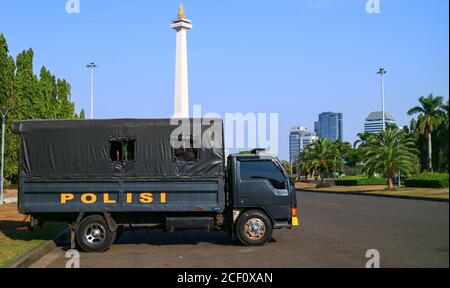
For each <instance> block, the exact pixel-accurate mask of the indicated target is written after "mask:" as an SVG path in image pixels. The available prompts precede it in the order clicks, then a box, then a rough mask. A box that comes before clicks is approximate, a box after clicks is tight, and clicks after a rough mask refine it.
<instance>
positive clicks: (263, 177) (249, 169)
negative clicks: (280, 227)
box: [236, 158, 291, 220]
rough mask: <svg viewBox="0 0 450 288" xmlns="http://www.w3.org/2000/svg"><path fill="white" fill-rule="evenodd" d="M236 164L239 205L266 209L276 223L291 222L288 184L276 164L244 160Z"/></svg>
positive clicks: (265, 161)
mask: <svg viewBox="0 0 450 288" xmlns="http://www.w3.org/2000/svg"><path fill="white" fill-rule="evenodd" d="M237 162H238V163H237V164H238V165H237V166H238V167H237V176H238V177H237V178H238V179H237V181H236V182H237V187H236V188H237V189H236V190H237V197H236V200H237V201H236V202H237V203H236V204H237V205H238V206H239V207H254V208H263V209H264V210H265V211H266V212H267V213H269V214H270V215H269V216H271V217H272V218H273V219H275V220H284V219H289V218H290V217H291V196H290V194H289V181H288V179H286V177H285V175H284V174H283V173H282V171H281V170H280V168H279V167H278V166H277V165H276V163H275V161H273V160H271V159H267V160H262V159H251V158H250V159H249V158H247V159H245V158H241V159H239V160H238V161H237Z"/></svg>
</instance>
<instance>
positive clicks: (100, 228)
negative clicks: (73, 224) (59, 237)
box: [75, 215, 117, 252]
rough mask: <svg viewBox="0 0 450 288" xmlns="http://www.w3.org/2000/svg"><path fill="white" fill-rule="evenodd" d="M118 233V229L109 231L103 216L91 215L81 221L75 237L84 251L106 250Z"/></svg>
mask: <svg viewBox="0 0 450 288" xmlns="http://www.w3.org/2000/svg"><path fill="white" fill-rule="evenodd" d="M116 234H117V232H116V231H114V232H111V231H109V228H108V224H107V223H106V221H105V218H103V216H100V215H91V216H88V217H86V218H84V219H83V220H82V221H81V223H80V226H79V227H78V230H77V232H76V235H75V237H76V239H77V243H78V246H79V247H80V248H81V249H82V250H83V251H85V252H104V251H106V250H108V249H109V247H111V245H112V244H113V243H114V240H115V239H116Z"/></svg>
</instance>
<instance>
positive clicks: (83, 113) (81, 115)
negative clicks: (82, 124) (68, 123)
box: [78, 109, 86, 119]
mask: <svg viewBox="0 0 450 288" xmlns="http://www.w3.org/2000/svg"><path fill="white" fill-rule="evenodd" d="M78 118H79V119H86V116H85V112H84V109H81V111H80V115H79V116H78Z"/></svg>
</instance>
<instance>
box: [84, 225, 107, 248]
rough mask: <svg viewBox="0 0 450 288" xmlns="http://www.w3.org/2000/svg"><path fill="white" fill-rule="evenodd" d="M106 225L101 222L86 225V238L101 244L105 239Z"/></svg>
mask: <svg viewBox="0 0 450 288" xmlns="http://www.w3.org/2000/svg"><path fill="white" fill-rule="evenodd" d="M105 234H106V231H105V227H103V226H102V225H100V224H96V223H93V224H90V225H89V226H88V227H86V230H85V233H84V238H85V239H86V241H87V242H88V243H90V244H101V243H103V241H105Z"/></svg>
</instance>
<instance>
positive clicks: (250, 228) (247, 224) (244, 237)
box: [236, 210, 272, 246]
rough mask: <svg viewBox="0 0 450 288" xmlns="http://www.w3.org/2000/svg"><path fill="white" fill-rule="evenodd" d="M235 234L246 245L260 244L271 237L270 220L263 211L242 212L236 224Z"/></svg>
mask: <svg viewBox="0 0 450 288" xmlns="http://www.w3.org/2000/svg"><path fill="white" fill-rule="evenodd" d="M236 234H237V236H238V238H239V241H241V243H242V244H244V245H246V246H261V245H264V244H266V243H267V242H268V241H269V240H270V238H271V237H272V222H271V221H270V219H269V217H267V215H266V214H265V213H264V212H261V211H257V210H251V211H247V212H244V213H243V214H242V215H241V216H240V217H239V219H238V222H237V224H236Z"/></svg>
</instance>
